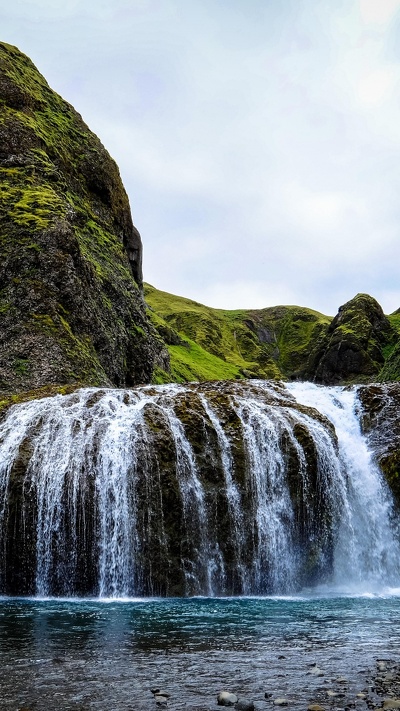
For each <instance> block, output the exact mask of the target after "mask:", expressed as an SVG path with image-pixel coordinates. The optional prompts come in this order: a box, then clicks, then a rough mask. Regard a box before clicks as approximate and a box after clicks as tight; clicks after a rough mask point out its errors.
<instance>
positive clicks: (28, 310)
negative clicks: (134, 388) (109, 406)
mask: <svg viewBox="0 0 400 711" xmlns="http://www.w3.org/2000/svg"><path fill="white" fill-rule="evenodd" d="M0 177H1V180H0V205H1V212H0V335H1V342H2V347H1V349H0V391H3V392H18V391H22V390H29V389H32V388H37V387H41V386H44V385H48V384H50V383H59V384H63V383H74V382H82V383H87V384H115V385H131V384H135V383H140V382H148V381H150V380H151V378H152V373H153V370H154V367H155V366H157V367H160V366H161V367H163V368H164V369H165V370H168V355H167V353H166V351H165V350H164V348H163V344H162V343H161V341H160V338H159V336H158V335H157V333H156V332H155V330H154V328H153V327H152V325H151V324H150V322H149V321H148V318H147V316H146V309H145V305H144V302H143V298H142V293H141V287H142V264H141V262H142V245H141V239H140V235H139V233H138V231H137V230H136V228H135V227H134V226H133V224H132V219H131V213H130V208H129V202H128V198H127V195H126V193H125V190H124V187H123V185H122V182H121V179H120V175H119V172H118V168H117V166H116V164H115V162H114V161H113V160H112V159H111V158H110V156H109V154H108V153H107V151H106V150H105V148H104V147H103V146H102V144H101V143H100V141H99V140H98V138H97V137H96V136H95V135H94V134H93V133H91V131H90V130H89V129H88V127H87V126H86V124H85V123H84V122H83V120H82V118H81V117H80V115H79V114H78V113H77V112H76V111H75V110H74V109H73V108H72V106H70V105H69V104H68V103H67V102H65V101H64V100H63V99H62V98H61V97H60V96H58V95H57V94H56V93H55V92H54V91H52V90H51V89H50V87H49V86H48V84H47V83H46V81H45V79H44V78H43V77H42V76H41V75H40V74H39V72H38V71H37V70H36V68H35V67H34V65H33V64H32V62H31V61H30V60H29V59H28V58H27V57H26V56H25V55H23V54H22V53H21V52H20V51H19V50H18V49H16V48H15V47H11V46H9V45H6V44H0Z"/></svg>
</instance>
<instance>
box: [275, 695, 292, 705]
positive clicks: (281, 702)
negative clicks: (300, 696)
mask: <svg viewBox="0 0 400 711" xmlns="http://www.w3.org/2000/svg"><path fill="white" fill-rule="evenodd" d="M288 703H289V701H288V700H287V699H284V698H283V697H280V696H279V697H278V698H277V699H274V706H287V705H288Z"/></svg>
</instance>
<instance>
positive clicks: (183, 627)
mask: <svg viewBox="0 0 400 711" xmlns="http://www.w3.org/2000/svg"><path fill="white" fill-rule="evenodd" d="M393 592H396V591H386V592H385V593H384V594H380V595H378V594H376V593H365V594H364V595H361V596H349V595H342V596H338V595H337V594H335V596H332V595H329V594H328V593H325V594H315V593H314V594H311V593H305V594H304V595H303V594H302V595H298V596H296V597H279V598H278V597H270V598H186V599H154V600H151V599H137V600H123V601H122V600H109V601H106V600H103V601H99V600H61V599H47V600H45V599H44V600H39V599H21V598H8V599H7V598H3V599H1V601H0V675H1V676H0V678H1V682H0V684H1V695H0V709H1V711H3V710H4V711H6V710H7V711H11V710H13V711H14V710H15V711H16V710H17V709H24V710H25V709H29V710H30V711H48V710H49V709H60V710H61V711H67V710H68V711H69V710H71V711H72V710H73V711H86V710H87V711H89V710H90V711H91V710H94V709H96V711H114V710H115V711H117V710H118V711H134V710H135V711H145V710H148V709H156V708H157V707H156V702H155V700H154V698H153V695H152V693H151V691H150V690H151V689H152V688H154V687H158V688H162V689H164V690H166V691H167V692H168V693H169V694H171V696H170V699H169V701H168V708H169V709H195V710H196V711H200V710H201V711H206V710H207V709H213V708H215V704H216V695H217V693H218V692H219V691H221V690H223V689H227V690H230V691H232V692H235V693H236V694H237V695H238V696H239V698H249V699H252V700H253V701H255V702H256V709H266V710H269V709H271V710H272V709H273V708H274V706H273V700H274V699H276V698H277V697H286V698H287V700H288V702H289V708H291V709H306V708H307V706H308V704H309V703H310V702H319V703H320V704H322V706H323V707H324V708H326V709H328V708H334V709H338V708H339V709H345V708H352V707H353V706H352V704H355V707H356V708H360V709H366V708H367V706H366V702H365V700H362V699H360V698H358V697H357V696H356V694H357V693H361V692H363V691H364V692H368V693H369V694H370V697H371V693H372V692H371V670H374V669H375V667H376V660H377V659H386V658H391V659H396V658H398V656H399V654H400V597H398V596H397V595H396V594H393ZM313 664H317V666H318V667H319V668H320V669H321V671H322V672H323V674H324V675H323V676H315V675H314V674H313V673H312V670H313V666H312V665H313ZM341 677H344V678H345V679H347V682H344V681H343V680H341V681H340V680H339V679H340V678H341ZM328 691H333V692H336V693H337V694H338V696H336V697H329V696H328V694H327V692H328ZM266 693H267V694H269V695H270V696H269V697H268V698H267V699H265V694H266ZM372 696H373V694H372Z"/></svg>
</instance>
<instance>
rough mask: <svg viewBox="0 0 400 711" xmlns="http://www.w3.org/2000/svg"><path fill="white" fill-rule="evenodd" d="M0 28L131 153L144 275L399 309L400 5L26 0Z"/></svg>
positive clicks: (126, 172) (247, 296)
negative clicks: (361, 299)
mask: <svg viewBox="0 0 400 711" xmlns="http://www.w3.org/2000/svg"><path fill="white" fill-rule="evenodd" d="M0 27H1V29H2V36H1V39H2V40H3V41H5V42H9V43H11V44H15V45H17V46H18V47H19V48H20V49H21V50H22V51H23V52H25V53H26V54H28V55H29V56H30V57H31V59H32V60H33V61H34V63H35V64H36V66H37V67H38V69H39V70H40V71H41V72H42V74H44V75H45V77H46V78H47V80H48V82H49V83H50V85H51V86H52V87H53V88H54V89H55V90H56V91H58V92H59V93H60V94H61V95H62V96H63V97H64V98H65V99H67V100H68V101H69V102H70V103H72V104H73V105H74V106H75V108H76V109H77V110H78V111H79V112H80V113H81V114H82V116H83V118H84V120H85V121H86V122H87V123H88V124H89V126H90V128H91V129H92V130H93V131H94V132H95V133H97V135H98V136H99V137H100V139H101V140H102V142H103V143H104V145H105V146H106V148H107V149H108V150H109V152H110V153H111V155H112V156H113V157H114V158H115V160H116V161H117V163H118V165H119V167H120V171H121V175H122V178H123V181H124V184H125V187H126V189H127V192H128V194H129V198H130V203H131V209H132V215H133V219H134V222H135V224H136V226H137V228H138V229H139V231H140V233H141V235H142V239H143V245H144V277H145V280H146V281H148V282H150V283H152V284H153V285H154V286H156V287H158V288H159V289H164V290H166V291H170V292H172V293H175V294H180V295H184V296H188V297H190V298H193V299H195V300H197V301H200V302H202V303H206V304H207V305H209V306H215V307H220V308H241V307H242V308H247V307H249V308H252V307H254V308H261V307H264V306H272V305H276V304H300V305H302V306H309V307H311V308H314V309H317V310H319V311H322V312H324V313H327V314H334V313H336V311H337V308H338V306H339V305H340V304H342V303H344V302H345V301H347V300H348V299H350V298H351V297H352V296H354V295H355V294H356V293H357V292H360V291H362V292H368V293H370V294H371V295H373V296H375V298H377V299H378V301H379V302H380V303H381V304H382V306H383V308H384V310H385V312H386V313H390V312H391V311H393V310H395V309H396V308H398V307H400V278H399V277H400V239H399V237H400V0H62V1H61V0H31V1H29V0H12V2H9V3H5V2H3V3H2V8H1V9H0Z"/></svg>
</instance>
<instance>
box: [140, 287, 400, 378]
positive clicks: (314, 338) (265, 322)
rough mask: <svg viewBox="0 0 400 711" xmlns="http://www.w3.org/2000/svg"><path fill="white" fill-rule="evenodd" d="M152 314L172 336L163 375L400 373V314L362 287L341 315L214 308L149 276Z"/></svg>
mask: <svg viewBox="0 0 400 711" xmlns="http://www.w3.org/2000/svg"><path fill="white" fill-rule="evenodd" d="M144 293H145V298H146V301H147V304H148V306H149V308H150V317H151V319H152V321H153V324H154V326H155V327H156V329H157V331H158V333H159V335H160V336H161V338H162V339H163V340H164V342H165V343H166V344H167V347H168V350H169V354H170V360H171V373H168V374H167V373H165V372H163V371H160V370H159V371H158V373H157V379H158V381H159V382H166V381H170V380H171V379H172V380H176V381H178V382H184V381H186V380H225V379H231V378H271V379H277V378H282V379H285V380H293V379H300V380H311V381H315V382H317V383H323V384H348V383H363V382H372V381H377V380H400V315H399V314H398V313H397V312H395V313H394V314H392V315H391V316H389V317H387V316H385V315H384V313H383V311H382V309H381V307H380V306H379V304H378V302H377V301H376V300H375V299H373V298H372V297H371V296H368V295H367V294H357V296H355V297H354V298H353V299H351V300H350V301H348V302H347V303H346V304H344V305H343V306H341V307H340V308H339V312H338V314H337V316H335V318H332V317H330V316H325V315H324V314H321V313H319V312H318V311H313V310H312V309H307V308H303V307H300V306H273V307H269V308H265V309H259V310H249V309H247V310H244V309H243V310H237V311H228V310H223V309H213V308H210V307H207V306H204V305H202V304H199V303H197V302H195V301H191V300H190V299H186V298H184V297H180V296H174V295H173V294H168V293H166V292H163V291H159V290H157V289H155V288H154V287H152V286H150V285H148V284H145V287H144Z"/></svg>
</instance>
